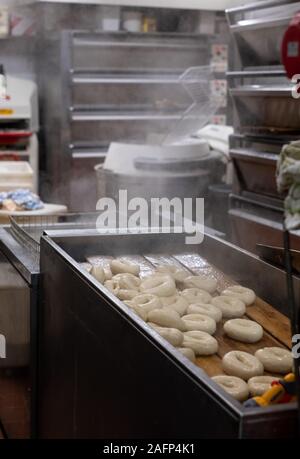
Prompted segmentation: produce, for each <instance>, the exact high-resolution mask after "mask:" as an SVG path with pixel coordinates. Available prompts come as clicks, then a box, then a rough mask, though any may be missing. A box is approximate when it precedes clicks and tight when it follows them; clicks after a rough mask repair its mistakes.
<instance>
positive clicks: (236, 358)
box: [222, 351, 264, 381]
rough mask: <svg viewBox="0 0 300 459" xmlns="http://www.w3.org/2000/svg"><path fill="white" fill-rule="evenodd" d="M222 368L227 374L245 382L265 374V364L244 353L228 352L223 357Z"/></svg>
mask: <svg viewBox="0 0 300 459" xmlns="http://www.w3.org/2000/svg"><path fill="white" fill-rule="evenodd" d="M222 366H223V369H224V371H225V373H227V374H229V375H231V376H237V377H238V378H242V379H244V380H245V381H248V379H250V378H252V377H253V376H261V375H262V374H263V372H264V367H263V364H262V363H261V362H260V361H259V360H258V359H257V358H256V357H254V356H253V355H251V354H248V352H243V351H230V352H227V354H225V355H224V357H223V360H222Z"/></svg>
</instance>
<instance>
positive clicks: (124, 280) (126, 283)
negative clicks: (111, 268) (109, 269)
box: [113, 273, 141, 290]
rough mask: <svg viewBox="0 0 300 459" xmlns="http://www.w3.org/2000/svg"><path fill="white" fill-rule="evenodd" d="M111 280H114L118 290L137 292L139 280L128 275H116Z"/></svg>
mask: <svg viewBox="0 0 300 459" xmlns="http://www.w3.org/2000/svg"><path fill="white" fill-rule="evenodd" d="M113 279H115V280H116V281H117V282H118V283H119V286H120V288H125V289H129V290H139V287H140V284H141V279H139V278H138V277H136V276H134V275H133V274H129V273H122V274H116V275H115V276H114V277H113Z"/></svg>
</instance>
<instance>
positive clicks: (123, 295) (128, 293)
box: [108, 281, 139, 301]
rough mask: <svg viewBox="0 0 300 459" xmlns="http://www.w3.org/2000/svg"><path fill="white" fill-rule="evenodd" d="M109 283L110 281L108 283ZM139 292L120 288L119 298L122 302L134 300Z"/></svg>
mask: <svg viewBox="0 0 300 459" xmlns="http://www.w3.org/2000/svg"><path fill="white" fill-rule="evenodd" d="M108 282H109V281H108ZM138 294H139V292H138V291H137V290H131V289H126V288H120V289H119V291H118V293H117V297H118V298H119V299H120V300H123V301H124V300H133V299H134V298H135V297H136V296H137V295H138Z"/></svg>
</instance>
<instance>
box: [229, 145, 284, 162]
mask: <svg viewBox="0 0 300 459" xmlns="http://www.w3.org/2000/svg"><path fill="white" fill-rule="evenodd" d="M230 153H231V154H233V155H235V156H239V157H241V158H248V159H252V160H253V161H255V162H260V160H261V161H265V160H269V161H272V162H277V160H278V155H277V154H275V153H267V152H262V151H257V150H249V149H245V148H230Z"/></svg>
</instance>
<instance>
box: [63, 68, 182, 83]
mask: <svg viewBox="0 0 300 459" xmlns="http://www.w3.org/2000/svg"><path fill="white" fill-rule="evenodd" d="M71 73H72V77H71V78H72V83H74V84H149V85H157V84H178V83H179V81H178V76H174V77H171V76H169V75H165V76H164V75H134V74H132V75H131V74H127V75H125V74H124V75H118V74H107V73H104V74H103V73H101V72H95V73H89V72H82V71H81V72H77V71H73V72H71Z"/></svg>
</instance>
